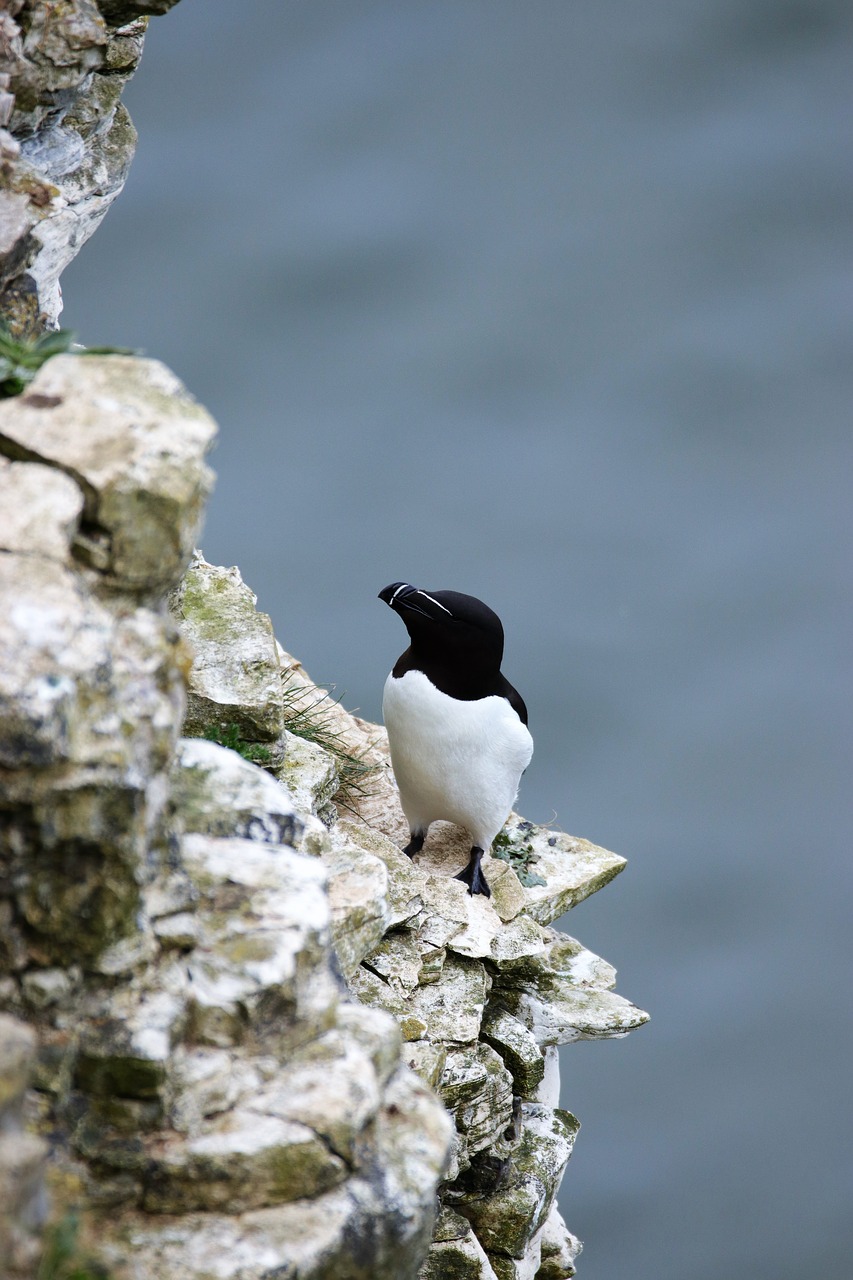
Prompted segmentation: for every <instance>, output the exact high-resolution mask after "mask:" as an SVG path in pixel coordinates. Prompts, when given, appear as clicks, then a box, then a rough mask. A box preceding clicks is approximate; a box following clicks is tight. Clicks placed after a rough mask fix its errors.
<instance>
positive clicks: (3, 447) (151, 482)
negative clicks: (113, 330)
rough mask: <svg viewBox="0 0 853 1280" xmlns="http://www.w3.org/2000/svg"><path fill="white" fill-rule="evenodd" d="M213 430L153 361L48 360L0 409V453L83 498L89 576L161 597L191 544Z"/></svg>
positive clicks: (206, 486)
mask: <svg viewBox="0 0 853 1280" xmlns="http://www.w3.org/2000/svg"><path fill="white" fill-rule="evenodd" d="M215 434H216V424H215V423H214V421H213V419H212V418H211V417H210V415H209V413H208V412H207V410H206V409H203V408H202V407H201V405H199V404H198V403H197V402H196V401H195V400H194V399H193V398H192V396H190V394H189V392H188V391H187V390H186V388H185V387H184V386H183V384H182V383H181V382H180V380H179V379H178V378H176V377H175V375H174V374H173V373H172V372H171V370H169V369H167V368H166V366H165V365H163V364H160V362H159V361H157V360H145V359H141V358H139V357H136V356H79V355H60V356H55V357H54V358H53V359H52V360H48V361H47V363H46V364H44V365H42V367H41V369H40V370H39V371H38V373H37V374H36V376H35V378H34V379H33V381H32V382H31V383H30V385H29V387H28V388H27V391H26V392H25V393H24V394H23V395H20V396H16V397H14V398H13V399H12V400H10V401H8V404H7V406H6V408H5V409H4V412H3V426H2V430H0V451H2V452H4V453H6V454H7V456H13V457H17V458H22V459H26V460H27V461H32V462H46V463H48V464H50V465H52V466H55V467H58V468H59V469H60V470H61V471H63V472H65V473H66V474H67V475H69V476H71V477H72V478H73V479H74V480H75V481H76V482H77V484H78V485H79V486H80V489H81V492H82V494H83V498H84V516H85V520H86V522H87V524H88V525H89V527H90V530H91V533H92V539H93V540H92V541H91V542H90V544H87V546H88V550H86V548H84V546H83V545H82V544H79V543H78V554H84V552H85V553H86V554H87V555H88V561H89V563H91V564H92V565H93V567H94V568H96V569H98V570H100V571H102V572H104V573H106V574H107V575H108V577H109V578H110V579H111V580H112V581H113V582H114V583H116V584H120V585H121V586H122V587H124V588H126V589H129V590H137V591H140V590H147V591H165V590H168V589H169V588H170V587H172V586H174V585H175V583H176V582H177V581H178V580H179V578H180V576H181V574H182V573H183V570H184V568H185V566H186V564H187V561H188V560H189V556H190V552H191V551H192V548H193V545H194V543H195V541H196V538H197V536H198V532H199V528H200V525H201V517H202V511H203V508H204V503H205V502H206V500H207V497H208V495H209V493H210V490H211V487H212V484H213V473H212V472H211V470H210V468H209V467H208V466H207V465H206V464H205V462H204V456H205V454H206V453H207V451H208V449H209V448H210V446H211V444H212V443H213V438H214V436H215Z"/></svg>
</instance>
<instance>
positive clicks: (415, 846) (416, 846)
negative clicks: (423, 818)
mask: <svg viewBox="0 0 853 1280" xmlns="http://www.w3.org/2000/svg"><path fill="white" fill-rule="evenodd" d="M411 837H412V838H411V840H410V841H409V843H408V844H407V845H406V846H405V848H404V849H403V853H405V855H406V857H407V858H414V856H415V854H416V853H420V851H421V849H422V848H423V847H424V840H425V839H426V836H424V835H421V834H418V833H416V832H414V831H413V832H411Z"/></svg>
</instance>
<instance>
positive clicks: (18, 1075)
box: [0, 1014, 47, 1276]
mask: <svg viewBox="0 0 853 1280" xmlns="http://www.w3.org/2000/svg"><path fill="white" fill-rule="evenodd" d="M35 1052H36V1042H35V1036H34V1035H33V1033H32V1031H31V1030H30V1029H29V1027H27V1026H25V1025H24V1024H23V1023H21V1022H18V1021H16V1020H15V1019H14V1018H9V1017H7V1016H6V1015H4V1014H0V1275H4V1276H5V1275H9V1276H13V1275H26V1274H32V1272H33V1271H34V1268H35V1265H36V1262H37V1258H38V1254H39V1252H40V1248H39V1240H38V1230H39V1228H40V1226H41V1225H42V1224H43V1222H44V1219H45V1216H46V1208H47V1204H46V1199H45V1194H44V1171H45V1164H46V1158H47V1144H46V1143H45V1142H44V1141H43V1140H42V1139H41V1138H37V1137H35V1136H33V1135H32V1134H29V1133H25V1132H24V1130H23V1124H22V1111H23V1100H24V1091H25V1089H26V1087H27V1083H28V1081H29V1078H30V1074H31V1072H32V1069H33V1065H34V1061H35Z"/></svg>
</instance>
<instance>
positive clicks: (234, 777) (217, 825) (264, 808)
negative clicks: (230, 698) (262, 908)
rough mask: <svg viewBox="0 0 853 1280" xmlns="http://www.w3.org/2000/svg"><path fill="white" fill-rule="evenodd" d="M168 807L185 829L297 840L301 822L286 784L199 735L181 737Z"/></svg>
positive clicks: (283, 841) (282, 841) (268, 840)
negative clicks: (284, 785)
mask: <svg viewBox="0 0 853 1280" xmlns="http://www.w3.org/2000/svg"><path fill="white" fill-rule="evenodd" d="M171 784H172V800H171V806H172V809H173V811H174V813H175V817H176V822H177V823H178V824H180V826H181V827H182V828H183V830H184V831H186V832H197V833H199V834H201V835H208V836H238V837H240V838H241V839H246V840H260V841H262V842H264V843H267V844H289V845H294V844H296V843H297V842H298V841H299V839H300V837H301V834H302V828H303V825H304V824H303V823H302V821H301V820H300V818H299V817H298V815H297V812H296V808H295V806H294V803H293V800H292V798H291V796H290V795H289V793H288V792H287V790H286V789H285V787H283V786H282V784H281V783H280V782H278V781H277V780H276V779H275V778H273V777H271V776H270V774H269V773H267V771H266V770H265V769H260V768H258V766H257V765H254V764H252V763H251V762H250V761H248V760H244V759H243V757H242V756H240V755H238V754H237V752H236V751H229V750H228V748H226V747H221V746H219V745H218V744H217V743H215V742H207V741H206V740H205V739H204V738H182V739H181V741H180V742H179V743H178V748H177V753H176V756H175V767H174V769H173V770H172V775H171Z"/></svg>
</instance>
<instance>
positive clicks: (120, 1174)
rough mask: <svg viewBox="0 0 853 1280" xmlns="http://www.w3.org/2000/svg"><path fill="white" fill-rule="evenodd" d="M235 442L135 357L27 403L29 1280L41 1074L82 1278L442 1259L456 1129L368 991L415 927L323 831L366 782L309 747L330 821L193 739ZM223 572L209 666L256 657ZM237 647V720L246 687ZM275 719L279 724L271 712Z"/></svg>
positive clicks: (55, 385)
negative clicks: (443, 1206)
mask: <svg viewBox="0 0 853 1280" xmlns="http://www.w3.org/2000/svg"><path fill="white" fill-rule="evenodd" d="M213 430H214V428H213V424H212V422H211V420H210V419H209V417H208V416H207V415H206V414H205V413H204V411H203V410H201V409H200V408H199V407H198V406H197V405H195V404H194V402H193V401H192V400H191V399H190V398H189V397H188V396H187V394H186V392H185V391H184V390H183V388H182V387H181V386H180V383H178V381H177V379H175V378H174V376H173V375H172V374H171V373H169V371H168V370H165V369H164V368H163V367H162V366H160V365H158V364H156V362H152V361H144V360H135V359H132V358H126V357H91V358H90V357H76V356H68V357H57V358H56V359H55V360H54V361H51V362H48V364H46V365H45V366H44V367H43V368H42V370H41V371H40V373H39V375H38V377H37V379H36V380H35V382H34V383H33V384H31V386H30V388H29V389H28V391H27V393H26V394H24V395H22V396H19V397H17V398H15V399H12V400H8V401H6V402H5V403H4V409H3V425H2V432H0V599H2V608H0V770H2V776H3V789H2V795H0V1008H2V1009H4V1010H6V1011H8V1012H9V1013H11V1014H14V1015H15V1018H17V1019H19V1021H13V1020H12V1019H11V1018H7V1017H3V1016H0V1132H1V1133H2V1137H0V1258H2V1262H0V1273H2V1274H3V1275H4V1276H5V1275H7V1274H8V1275H9V1276H10V1278H11V1277H12V1276H17V1274H18V1273H19V1272H17V1271H15V1270H13V1269H12V1268H13V1267H16V1268H19V1271H20V1275H21V1276H31V1275H32V1274H33V1273H34V1272H33V1268H34V1267H35V1265H36V1264H37V1260H38V1254H39V1251H40V1250H39V1241H38V1228H39V1225H40V1223H41V1221H42V1220H43V1218H44V1216H45V1211H46V1207H47V1201H46V1198H45V1196H44V1194H43V1192H42V1190H41V1188H42V1181H41V1175H42V1168H43V1165H44V1161H45V1146H44V1143H43V1142H42V1140H41V1138H39V1137H38V1136H37V1135H36V1134H30V1133H26V1132H24V1131H23V1130H22V1128H21V1125H20V1114H21V1099H22V1096H23V1091H24V1088H25V1085H26V1081H27V1071H26V1070H25V1067H26V1061H27V1060H28V1059H33V1063H32V1066H33V1073H34V1075H33V1079H34V1085H35V1090H34V1092H33V1093H32V1094H31V1097H30V1111H31V1114H32V1115H33V1116H34V1117H35V1118H36V1122H37V1124H38V1125H39V1126H43V1127H44V1130H45V1131H46V1132H50V1133H51V1134H54V1135H59V1136H60V1137H61V1141H60V1142H59V1143H58V1144H57V1146H56V1151H55V1154H54V1156H53V1157H52V1178H53V1182H54V1184H55V1186H56V1187H57V1188H58V1190H57V1191H56V1192H55V1193H54V1196H55V1198H54V1208H53V1213H54V1216H55V1217H56V1218H60V1219H61V1217H62V1214H63V1211H64V1210H66V1209H67V1210H74V1211H82V1217H83V1222H84V1232H83V1234H82V1235H81V1240H80V1245H79V1248H80V1250H82V1251H83V1253H82V1255H81V1257H80V1258H79V1259H78V1261H79V1262H80V1263H81V1266H82V1265H83V1264H84V1263H87V1261H88V1260H89V1259H90V1258H91V1261H92V1262H93V1264H94V1263H95V1262H97V1263H98V1264H99V1265H102V1266H106V1267H108V1268H109V1270H110V1274H112V1275H114V1276H116V1277H117V1278H122V1280H127V1278H130V1277H133V1278H136V1277H138V1278H139V1280H143V1278H144V1280H150V1277H152V1276H155V1275H168V1276H170V1277H186V1280H202V1277H208V1276H211V1275H219V1274H221V1275H223V1276H228V1277H231V1276H234V1275H235V1274H239V1275H240V1276H241V1277H243V1280H262V1277H266V1278H268V1277H269V1276H270V1275H271V1274H275V1273H276V1272H278V1273H292V1270H293V1268H294V1267H296V1266H298V1268H299V1270H298V1274H299V1275H300V1276H303V1277H305V1278H306V1280H312V1278H314V1277H316V1280H321V1278H322V1277H325V1276H330V1275H334V1276H352V1277H364V1278H365V1280H367V1277H375V1278H376V1280H391V1278H392V1277H394V1280H396V1278H397V1277H398V1276H401V1277H414V1276H415V1274H416V1272H417V1269H418V1267H419V1265H420V1263H421V1261H422V1260H423V1257H424V1255H425V1253H426V1251H427V1249H428V1247H429V1244H430V1241H431V1238H432V1229H433V1223H434V1219H435V1212H436V1188H437V1185H438V1182H439V1179H440V1177H441V1176H442V1174H443V1172H444V1169H445V1167H446V1164H447V1160H448V1154H449V1149H450V1144H451V1136H452V1123H451V1120H450V1118H449V1116H448V1115H447V1113H446V1111H445V1109H444V1108H443V1106H442V1105H441V1103H440V1101H439V1100H438V1099H437V1098H436V1097H435V1095H434V1094H433V1093H432V1092H431V1090H430V1089H429V1087H428V1086H427V1084H425V1083H424V1082H423V1081H422V1080H421V1079H420V1078H419V1076H418V1075H416V1074H415V1073H414V1072H413V1071H412V1070H411V1069H410V1068H409V1067H408V1065H407V1064H406V1062H405V1060H404V1058H403V1055H402V1051H401V1046H402V1037H401V1033H400V1030H399V1027H398V1024H397V1022H396V1020H395V1019H394V1017H393V1015H392V1014H391V1013H389V1012H387V1011H382V1010H378V1009H371V1008H368V1007H364V1006H362V1005H360V1004H358V1003H357V1002H356V1000H355V998H354V996H353V995H352V993H351V992H350V991H349V990H348V989H347V987H346V985H345V983H344V980H343V977H342V973H341V971H342V969H343V970H344V971H345V972H348V973H352V972H354V971H355V970H356V969H358V967H359V964H360V962H361V960H362V959H363V957H364V956H365V955H366V954H367V953H368V952H369V951H371V950H373V949H374V948H375V947H376V946H377V944H378V943H379V941H380V940H381V938H382V936H383V933H384V931H385V930H386V928H387V927H388V925H389V922H391V921H392V920H396V919H398V918H399V911H398V910H395V906H394V905H393V904H396V903H397V902H398V899H399V897H400V895H399V894H398V895H396V896H395V895H390V900H389V892H388V882H389V873H388V869H387V866H386V862H385V861H384V860H383V859H382V858H381V857H378V856H377V855H376V854H375V853H373V852H371V851H370V850H369V849H367V848H359V847H358V846H355V845H354V846H353V847H354V849H355V850H356V852H357V857H354V858H353V859H352V860H350V861H348V860H347V859H345V858H344V857H343V854H342V850H343V849H344V848H345V847H349V846H348V844H347V842H346V841H345V840H344V839H343V838H342V837H341V835H340V834H339V833H337V832H334V831H329V830H328V829H327V827H325V826H324V825H323V823H322V822H320V821H319V820H318V819H317V817H316V816H315V815H314V813H313V812H312V811H311V810H312V808H313V807H314V798H313V795H312V787H314V788H315V789H316V792H317V796H319V792H320V791H321V790H323V789H328V785H329V780H330V779H331V778H334V779H335V784H334V785H335V786H337V776H338V775H337V766H336V764H335V763H334V762H332V764H331V765H328V764H327V755H328V753H327V752H326V751H325V750H324V748H322V747H321V746H318V745H316V744H313V743H311V744H309V743H307V742H306V744H305V745H306V747H310V748H311V750H312V751H313V752H314V756H315V767H314V771H313V773H311V770H310V769H309V770H306V772H307V773H308V774H310V776H311V777H312V778H313V782H311V781H309V780H308V779H307V778H303V780H302V785H301V795H302V797H303V798H305V799H306V802H307V803H306V809H305V811H302V810H301V809H300V807H299V804H298V803H297V802H296V801H295V800H294V797H293V796H292V795H291V794H290V792H289V791H288V790H287V788H286V787H285V786H284V785H283V784H282V782H281V781H280V780H279V779H278V778H276V777H275V776H273V774H272V773H270V772H269V771H267V770H263V769H261V768H259V767H258V766H257V765H256V764H254V763H252V762H251V761H250V760H248V759H246V758H244V757H243V756H241V755H240V754H238V753H237V752H236V751H234V750H231V749H228V748H227V747H225V746H222V745H220V744H217V743H215V742H211V741H205V740H203V739H200V738H185V739H180V738H179V734H180V733H181V729H182V726H183V723H184V720H185V714H186V689H185V682H186V678H187V676H188V674H189V672H190V668H191V660H192V659H191V653H190V649H189V645H190V643H191V641H192V638H193V637H192V635H190V634H189V630H190V628H189V627H187V632H188V634H187V636H186V638H182V637H181V635H180V633H179V630H178V626H177V625H176V623H175V621H174V620H173V618H172V617H171V616H170V614H169V613H168V611H167V610H166V607H165V602H166V595H167V593H168V592H176V594H175V599H181V600H186V598H187V581H188V578H189V577H190V576H191V574H192V573H198V572H199V563H200V562H198V561H194V568H193V569H192V570H191V571H190V574H189V575H187V577H186V578H185V576H184V575H185V574H186V573H187V568H188V562H189V559H190V547H191V545H192V542H193V541H194V539H195V537H196V535H197V532H198V527H199V522H200V518H201V509H202V505H203V501H204V497H205V496H206V494H207V492H208V490H209V488H210V483H211V476H210V472H209V471H208V469H207V466H206V464H205V462H204V454H205V451H206V449H207V448H208V446H209V444H210V441H211V438H212V435H213ZM201 563H203V562H201ZM208 568H210V567H209V566H208ZM201 576H202V577H203V578H204V582H205V587H206V589H209V591H210V592H212V593H213V595H214V596H215V597H216V598H217V599H221V598H222V593H218V584H221V583H222V582H223V581H224V582H225V585H226V588H227V590H226V591H225V593H224V595H225V597H227V598H232V599H233V596H234V594H235V592H236V594H237V595H240V596H241V597H242V600H243V604H244V605H245V603H246V600H245V598H246V596H247V595H248V596H249V597H250V606H249V608H248V609H247V608H245V607H244V608H243V610H242V612H241V611H240V610H238V611H237V612H229V610H228V609H227V608H226V609H224V611H223V612H224V618H223V620H221V621H220V624H219V628H218V630H217V627H216V626H214V625H213V624H212V622H211V623H210V629H209V632H208V633H205V634H201V640H200V642H199V648H200V649H202V648H203V643H204V642H206V641H209V640H210V638H211V636H212V637H213V640H214V641H215V643H216V644H220V642H219V640H218V639H217V636H218V632H219V631H223V630H224V631H225V632H227V633H228V635H235V634H238V633H242V640H243V642H244V648H243V650H242V653H243V655H244V656H245V655H246V653H247V649H246V647H245V641H246V634H247V633H248V631H250V630H251V628H252V624H253V623H254V620H255V614H254V601H253V598H251V593H248V592H247V589H246V588H245V587H243V585H242V583H241V582H240V580H239V574H236V573H235V574H231V575H229V574H228V573H227V572H225V571H220V570H216V571H215V572H210V573H207V574H206V576H205V570H201ZM178 588H180V589H179V590H176V589H178ZM193 616H194V617H195V618H196V620H197V619H198V614H195V615H193ZM210 616H211V617H212V616H213V615H210ZM209 621H210V619H209ZM196 634H200V633H199V632H198V631H197V632H196ZM253 634H254V635H255V637H258V636H261V635H263V636H265V637H266V640H265V642H264V644H265V647H264V646H263V645H262V644H261V641H260V640H257V639H256V640H255V641H253V643H256V645H257V646H258V649H257V651H261V650H262V656H263V657H264V659H265V662H259V663H258V664H256V665H255V666H254V667H253V668H252V670H253V674H254V676H255V677H256V682H258V681H260V682H261V683H264V682H265V685H264V687H265V694H264V697H263V698H260V699H254V698H253V689H254V688H255V683H256V682H255V683H253V682H252V681H249V682H248V683H247V684H245V685H243V686H241V687H240V691H239V696H238V697H237V698H236V701H235V703H234V705H235V706H237V707H238V708H239V710H238V712H236V713H235V718H236V721H237V724H238V725H240V726H243V727H244V731H253V732H254V733H255V734H258V733H260V732H262V731H263V732H266V735H267V741H268V742H269V744H270V748H271V750H272V751H273V752H275V753H276V758H277V759H279V763H281V758H286V759H287V760H288V761H289V762H290V765H291V767H293V757H292V753H291V752H289V751H288V749H287V743H286V739H285V735H286V734H287V733H288V732H289V731H287V730H286V729H285V727H284V709H283V708H284V701H283V698H282V692H281V690H282V676H281V658H280V656H279V650H278V647H277V646H276V644H275V641H274V639H273V638H272V633H271V629H270V628H269V626H268V624H267V628H266V630H264V626H263V622H261V624H260V625H259V626H257V627H255V629H254V632H253ZM218 652H219V656H220V659H221V664H222V675H221V676H220V677H214V676H211V683H212V685H213V687H214V689H215V690H216V691H217V694H218V693H219V692H221V691H222V690H223V689H225V690H228V688H229V687H230V683H233V682H234V681H236V680H237V679H238V676H239V671H240V661H239V660H238V659H236V658H234V656H233V655H232V654H230V653H229V652H228V649H227V646H226V647H224V648H223V647H222V646H221V644H220V648H219V650H218ZM246 665H247V666H249V667H250V668H251V667H252V663H247V664H246ZM227 696H230V694H229V695H227ZM241 698H242V699H243V700H244V701H243V702H241V701H240V699H241ZM264 698H266V699H267V703H268V704H270V703H271V705H272V706H273V707H274V714H273V715H272V718H270V719H267V720H266V721H264V719H263V717H260V718H259V717H257V716H255V717H254V718H253V717H252V716H251V715H250V714H248V713H247V705H248V704H252V705H254V706H255V707H257V706H258V705H261V704H263V703H264ZM214 703H215V706H214V714H215V715H216V716H219V715H220V711H221V708H220V704H219V703H216V702H215V698H214ZM230 714H231V713H230V711H229V712H228V715H230ZM229 723H230V722H229ZM298 741H299V742H302V741H303V739H301V738H300V739H298ZM238 745H245V744H243V743H242V742H239V741H238ZM250 754H251V753H250ZM319 763H322V766H323V771H325V781H324V780H323V779H321V777H320V773H321V771H320V770H318V769H317V767H316V765H317V764H319ZM320 853H322V854H323V855H324V856H323V857H319V856H317V855H318V854H320ZM397 856H398V855H397V851H396V850H394V857H397ZM417 905H419V904H415V903H413V904H412V910H413V911H414V910H416V909H417ZM335 940H337V944H338V945H337V949H336V948H335V945H334V944H335ZM25 1023H26V1024H29V1027H27V1026H26V1025H24V1024H25ZM33 1032H35V1033H36V1036H34V1034H33ZM36 1037H37V1038H36ZM36 1044H37V1051H36ZM7 1184H8V1185H7ZM13 1184H14V1191H13V1190H12V1186H13ZM353 1242H356V1244H355V1245H354V1243H353ZM2 1251H5V1256H4V1254H3V1252H2ZM235 1260H236V1262H235ZM237 1265H239V1271H235V1266H237Z"/></svg>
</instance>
